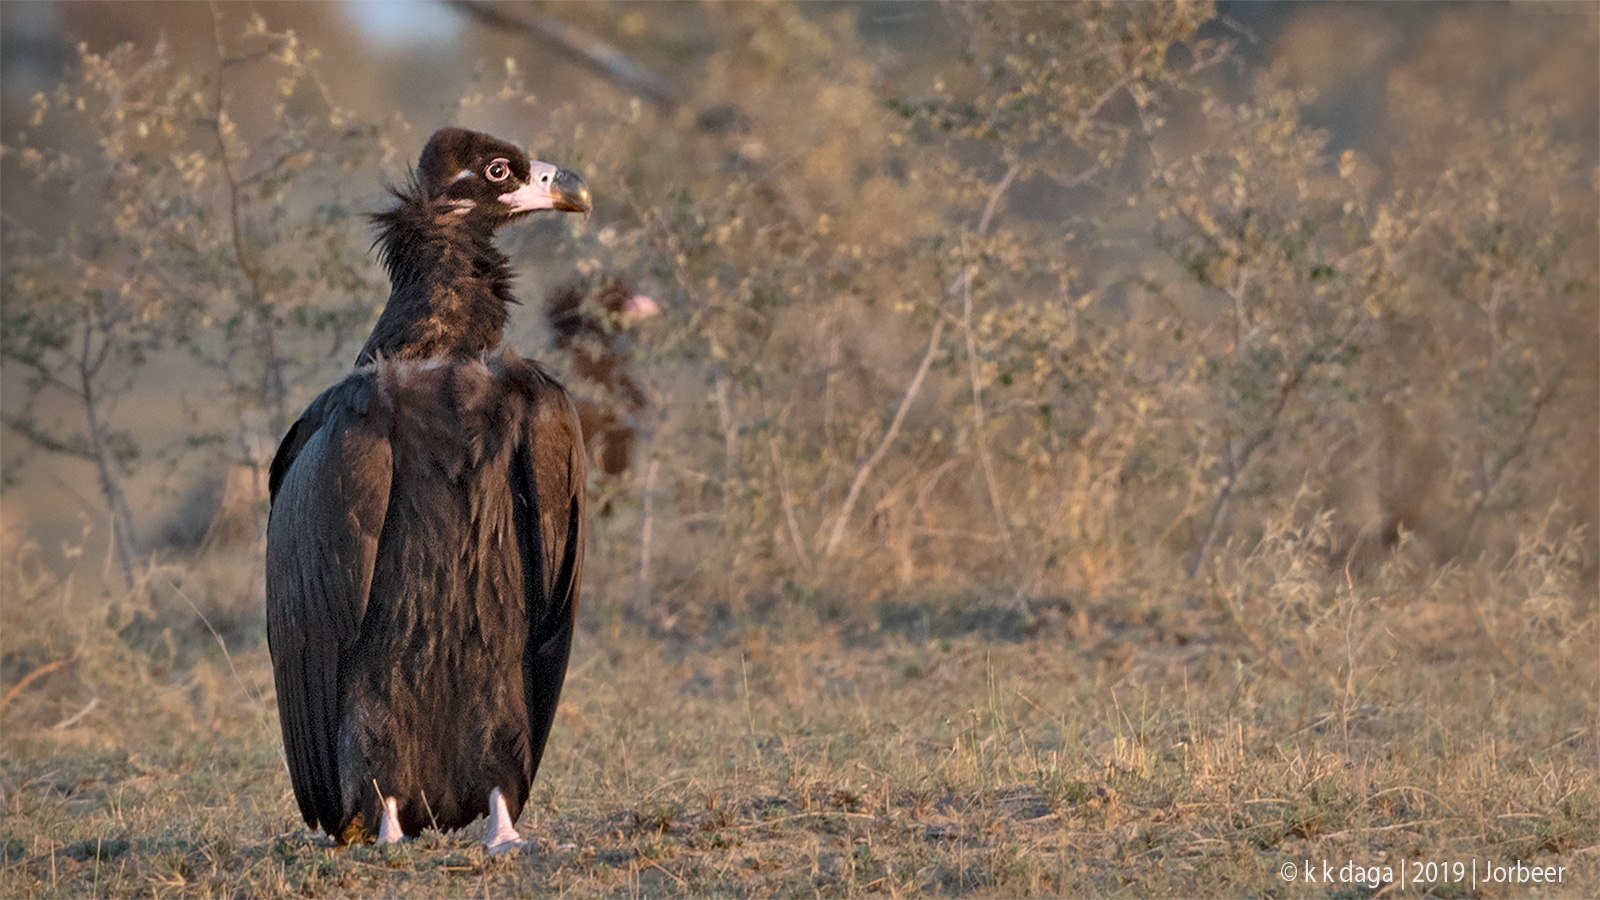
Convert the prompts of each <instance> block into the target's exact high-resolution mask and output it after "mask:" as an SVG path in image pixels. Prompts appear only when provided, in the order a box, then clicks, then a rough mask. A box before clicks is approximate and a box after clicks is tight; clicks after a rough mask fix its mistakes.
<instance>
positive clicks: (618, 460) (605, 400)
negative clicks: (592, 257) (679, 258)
mask: <svg viewBox="0 0 1600 900" xmlns="http://www.w3.org/2000/svg"><path fill="white" fill-rule="evenodd" d="M599 287H600V289H599V292H598V294H596V295H595V296H594V298H593V299H590V296H589V295H590V293H591V291H590V289H589V288H588V286H587V285H586V284H585V283H584V282H582V281H575V282H571V283H568V284H565V285H562V286H560V287H557V288H555V289H554V290H552V291H551V292H550V293H549V294H547V295H546V296H545V310H544V311H545V319H546V321H547V322H548V323H549V325H550V331H551V333H552V334H553V335H554V336H555V348H556V349H557V350H560V351H564V352H566V353H567V354H568V355H569V356H570V357H571V361H572V365H571V369H572V375H573V377H574V378H577V379H580V380H582V381H584V382H586V383H587V384H588V385H590V386H591V387H592V388H593V389H594V390H593V394H594V396H595V399H585V398H579V399H577V400H576V401H575V404H576V406H577V410H578V422H579V423H580V424H581V425H582V426H583V441H584V446H585V448H586V449H587V451H588V453H589V457H590V460H591V461H592V462H594V463H596V464H598V466H599V469H600V474H601V476H602V477H604V478H618V477H620V476H621V475H622V474H623V473H625V472H627V471H628V464H629V461H630V457H631V455H632V452H633V438H634V431H635V430H636V429H637V427H638V417H639V414H640V413H641V412H643V411H644V407H645V395H644V391H643V390H641V389H640V388H639V385H638V384H637V383H635V382H634V380H633V372H632V368H633V366H632V363H633V354H632V353H631V352H629V350H628V349H627V347H626V346H625V345H624V344H623V343H622V337H623V335H624V333H625V332H627V331H628V330H629V329H631V328H633V327H634V326H635V325H637V324H639V323H640V322H642V321H644V320H645V319H648V318H650V317H651V316H654V315H655V314H656V313H658V312H660V311H661V308H660V307H659V306H657V305H656V302H655V301H654V300H652V299H651V298H650V297H649V296H648V295H645V294H640V293H637V292H635V291H634V289H633V287H632V285H631V284H629V282H628V281H627V280H626V279H624V278H621V277H618V276H615V275H611V276H607V277H606V278H604V279H602V280H601V282H600V286H599ZM603 514H604V512H603V511H602V515H603Z"/></svg>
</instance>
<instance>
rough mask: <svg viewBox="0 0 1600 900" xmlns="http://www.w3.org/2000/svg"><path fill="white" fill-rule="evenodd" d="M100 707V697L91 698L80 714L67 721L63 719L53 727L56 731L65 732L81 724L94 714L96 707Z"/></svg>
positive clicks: (70, 717)
mask: <svg viewBox="0 0 1600 900" xmlns="http://www.w3.org/2000/svg"><path fill="white" fill-rule="evenodd" d="M99 705H100V698H99V697H90V698H89V702H88V703H87V704H85V705H84V707H83V709H80V710H78V712H77V713H76V714H74V715H72V716H69V717H67V718H65V719H62V720H61V721H59V722H57V723H56V724H54V725H52V726H51V727H52V728H54V729H55V730H56V731H65V730H67V729H68V728H71V727H72V726H74V725H76V724H78V723H79V722H81V721H83V717H84V716H87V715H88V714H89V713H91V712H93V711H94V708H95V707H96V706H99Z"/></svg>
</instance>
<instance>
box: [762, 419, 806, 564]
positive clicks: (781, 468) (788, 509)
mask: <svg viewBox="0 0 1600 900" xmlns="http://www.w3.org/2000/svg"><path fill="white" fill-rule="evenodd" d="M767 448H768V449H769V450H771V451H772V468H773V471H774V472H775V473H776V474H777V476H778V497H779V500H780V501H781V502H782V504H783V517H784V520H785V521H786V522H788V525H789V540H790V541H791V542H792V543H793V544H794V553H795V556H797V557H799V558H800V568H802V569H809V568H811V554H810V553H807V552H806V540H805V538H804V537H803V536H801V534H800V519H799V518H798V516H797V515H796V514H795V511H794V492H793V491H792V490H790V489H789V468H788V467H787V466H785V465H784V464H783V455H782V454H780V453H779V452H778V439H777V437H776V436H768V437H767Z"/></svg>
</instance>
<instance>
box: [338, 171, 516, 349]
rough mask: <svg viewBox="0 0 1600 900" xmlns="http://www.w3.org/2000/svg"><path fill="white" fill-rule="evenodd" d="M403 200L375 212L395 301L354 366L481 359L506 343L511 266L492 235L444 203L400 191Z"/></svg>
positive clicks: (388, 305)
mask: <svg viewBox="0 0 1600 900" xmlns="http://www.w3.org/2000/svg"><path fill="white" fill-rule="evenodd" d="M399 198H400V203H399V204H398V205H397V206H396V207H395V208H394V209H392V210H390V211H388V212H386V213H379V214H378V215H375V216H373V217H372V218H373V221H374V222H375V223H377V225H378V240H377V244H378V246H379V247H380V248H381V256H382V259H383V264H384V266H385V268H387V269H388V270H389V285H390V292H389V302H388V303H386V304H384V307H383V314H382V315H380V316H379V317H378V324H377V325H375V326H374V327H373V329H372V335H371V336H370V337H368V338H367V343H366V346H364V347H362V348H361V355H360V356H359V357H358V358H357V359H356V365H358V366H360V365H365V364H367V363H369V362H372V361H373V359H374V358H377V357H380V356H381V357H383V358H385V359H394V358H397V357H398V358H406V359H432V358H435V357H464V356H476V355H478V354H480V353H484V352H486V351H489V350H493V349H494V348H495V347H497V346H499V344H500V336H501V334H502V333H503V332H504V331H505V324H506V316H507V311H506V305H507V304H510V303H516V302H517V300H516V298H514V297H512V296H511V271H510V264H509V261H508V260H507V259H506V257H505V255H504V254H502V253H501V252H500V251H498V250H496V249H495V248H494V244H493V238H494V234H493V232H492V231H491V230H490V229H488V228H487V227H485V226H484V225H482V224H481V223H475V222H471V221H469V219H470V217H463V216H460V215H457V214H456V210H455V209H453V208H452V207H449V206H447V205H444V204H439V203H428V202H426V201H424V200H422V199H420V198H419V197H417V196H415V195H412V194H409V193H401V194H399Z"/></svg>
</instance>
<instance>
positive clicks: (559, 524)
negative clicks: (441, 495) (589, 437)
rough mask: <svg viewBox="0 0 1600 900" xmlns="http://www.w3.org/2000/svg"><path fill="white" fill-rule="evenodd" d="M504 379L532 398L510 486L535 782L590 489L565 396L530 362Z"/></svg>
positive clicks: (563, 650) (568, 624) (573, 611)
mask: <svg viewBox="0 0 1600 900" xmlns="http://www.w3.org/2000/svg"><path fill="white" fill-rule="evenodd" d="M505 376H506V380H507V381H508V382H509V383H510V384H512V385H513V386H515V387H517V388H518V389H520V391H521V392H522V393H523V395H524V396H525V397H527V399H528V416H527V419H526V423H525V427H524V428H523V431H522V433H521V434H520V435H518V445H517V447H516V449H515V451H514V452H513V453H512V456H511V469H512V471H511V473H510V476H511V477H510V482H511V489H512V501H513V516H514V517H515V522H516V529H517V545H518V550H519V552H520V553H521V554H522V572H523V582H524V593H525V595H526V597H527V604H528V607H527V608H528V643H527V648H526V650H525V652H524V653H523V660H522V670H523V679H524V685H523V687H524V696H525V698H526V700H527V705H528V725H529V749H530V751H531V752H530V758H529V769H528V779H529V781H532V780H533V777H534V776H535V775H536V774H537V773H538V770H539V761H540V760H541V759H542V758H543V756H544V745H545V741H546V739H547V738H548V737H549V735H550V726H551V723H552V722H553V721H554V719H555V713H556V705H557V703H558V702H559V701H560V699H561V687H562V684H563V683H564V682H565V680H566V672H567V658H568V656H569V654H570V652H571V650H572V635H573V630H574V627H575V624H576V621H577V614H578V590H579V587H580V582H581V581H582V576H583V551H584V540H585V537H584V523H585V519H586V516H585V504H586V502H587V499H588V484H587V476H586V473H585V462H584V452H583V434H582V431H581V429H580V426H579V425H578V414H577V411H576V410H575V409H574V408H573V406H572V402H571V400H570V399H569V398H568V397H567V393H566V391H565V390H563V389H562V387H561V385H560V384H558V383H557V382H555V381H554V380H553V379H551V378H550V377H549V376H547V375H545V374H544V372H543V371H542V370H541V369H539V367H538V366H537V365H536V364H534V363H532V362H527V361H518V362H517V364H515V365H508V366H507V371H506V373H505Z"/></svg>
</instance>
